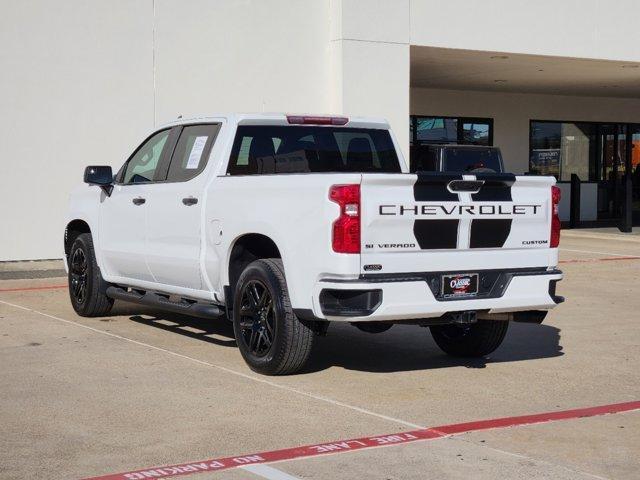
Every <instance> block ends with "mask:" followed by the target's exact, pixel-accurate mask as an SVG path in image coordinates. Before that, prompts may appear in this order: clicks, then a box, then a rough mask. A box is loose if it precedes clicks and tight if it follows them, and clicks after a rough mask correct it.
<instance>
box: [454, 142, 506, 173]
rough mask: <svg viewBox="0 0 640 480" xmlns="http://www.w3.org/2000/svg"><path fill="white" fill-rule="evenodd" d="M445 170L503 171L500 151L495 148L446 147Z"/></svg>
mask: <svg viewBox="0 0 640 480" xmlns="http://www.w3.org/2000/svg"><path fill="white" fill-rule="evenodd" d="M442 169H443V170H444V171H445V172H473V171H493V172H496V173H500V172H502V158H501V157H500V151H499V150H497V149H494V148H455V147H453V148H450V147H448V148H445V149H444V156H443V168H442Z"/></svg>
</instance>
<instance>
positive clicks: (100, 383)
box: [0, 232, 640, 480]
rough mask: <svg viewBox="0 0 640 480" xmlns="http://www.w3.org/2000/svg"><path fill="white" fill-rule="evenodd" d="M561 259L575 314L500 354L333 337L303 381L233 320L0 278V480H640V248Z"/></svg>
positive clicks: (517, 339) (616, 242)
mask: <svg viewBox="0 0 640 480" xmlns="http://www.w3.org/2000/svg"><path fill="white" fill-rule="evenodd" d="M561 245H562V248H561V258H562V265H561V268H562V270H564V272H565V280H564V281H563V282H562V283H561V284H560V285H559V288H558V293H559V294H560V295H564V296H566V297H567V302H566V303H565V304H563V305H562V306H560V307H559V308H558V309H556V310H555V311H553V312H552V313H551V314H550V315H549V316H548V317H547V320H546V321H545V323H544V324H542V325H527V324H512V325H511V326H510V330H509V333H508V334H507V339H506V340H505V343H504V344H503V345H502V346H501V347H500V348H499V349H498V350H497V351H496V352H495V353H494V354H492V355H491V356H490V357H488V358H486V359H483V360H471V361H467V360H457V359H452V358H449V357H447V356H445V355H444V354H442V353H441V352H440V350H439V349H438V348H437V347H436V346H435V344H434V343H433V341H432V340H431V337H430V335H429V332H428V330H427V329H420V328H418V327H414V326H394V327H393V328H392V329H391V330H389V331H388V332H385V333H382V334H379V335H371V334H366V333H363V332H360V331H359V330H356V329H355V328H353V327H350V326H349V325H332V326H331V328H330V330H329V333H328V336H327V337H326V338H325V339H323V341H322V342H319V345H318V348H317V349H316V351H315V352H314V358H313V361H312V364H311V366H310V368H309V369H308V370H307V371H306V372H305V373H304V374H301V375H295V376H290V377H261V376H259V375H257V374H254V373H253V372H251V371H250V370H249V369H248V368H247V367H246V366H245V364H244V362H243V361H242V359H241V357H240V354H239V352H238V351H237V349H236V347H235V342H234V340H233V335H232V330H231V328H230V325H229V324H226V323H212V322H207V321H205V320H199V319H193V318H188V317H181V316H178V315H173V314H164V313H160V312H153V311H148V310H144V309H143V308H141V307H134V306H130V305H126V304H119V305H117V307H116V309H115V310H114V312H113V315H112V316H109V317H105V318H95V319H87V318H81V317H78V316H76V315H75V314H74V312H73V310H72V309H71V306H70V304H69V302H68V299H67V290H66V288H65V287H64V279H62V278H38V279H12V280H3V281H0V365H2V368H1V369H0V425H1V427H0V428H2V435H1V436H0V478H2V479H27V478H51V479H55V478H61V479H62V478H64V479H68V478H78V479H80V478H87V477H94V476H98V477H104V478H114V479H115V478H121V479H127V478H128V479H141V478H161V477H167V476H170V475H174V474H182V475H190V477H189V478H194V479H205V478H206V479H216V478H220V479H222V478H231V479H242V478H244V479H251V478H256V479H259V478H272V479H283V480H286V479H292V478H294V479H295V478H298V479H302V478H332V479H343V478H344V479H349V478H376V479H378V478H379V479H400V478H402V479H405V478H438V479H441V478H447V479H449V478H451V479H457V478H471V477H473V478H497V477H502V478H534V477H535V478H554V479H556V478H561V479H564V478H578V479H583V478H584V479H593V478H616V479H617V478H640V458H639V456H638V452H639V451H640V410H639V409H640V402H639V401H640V327H639V325H638V323H639V322H640V293H639V290H638V281H637V278H638V276H639V274H640V237H638V236H633V237H621V236H619V235H610V236H603V235H601V234H597V233H596V234H593V233H590V232H587V233H581V232H577V233H575V232H568V233H567V234H565V236H564V237H563V240H562V243H561ZM619 404H624V405H622V406H621V405H619ZM573 409H588V410H579V411H578V412H566V411H570V410H573ZM550 412H562V413H552V414H550V415H548V414H549V413H550ZM534 414H543V415H542V416H540V417H529V416H530V415H534ZM522 416H527V417H526V418H521V417H522ZM505 417H510V418H509V419H507V420H501V421H494V420H495V419H500V418H505ZM513 417H515V418H513ZM476 421H487V422H485V423H481V424H476V423H473V424H471V425H463V426H455V427H452V425H454V424H460V423H464V422H476ZM530 423H533V424H530ZM432 427H436V428H435V429H433V428H432ZM453 432H455V433H456V434H455V435H450V433H453ZM379 445H384V448H373V447H376V446H379ZM280 450H282V451H280ZM261 459H266V460H277V461H276V462H275V463H262V462H263V460H261ZM171 465H173V467H167V466H171ZM162 467H165V468H162ZM228 467H232V468H228ZM141 470H143V471H144V472H145V473H141ZM214 470H219V471H214ZM119 472H128V473H126V474H118V473H119ZM116 474H118V475H116ZM185 478H186V477H185Z"/></svg>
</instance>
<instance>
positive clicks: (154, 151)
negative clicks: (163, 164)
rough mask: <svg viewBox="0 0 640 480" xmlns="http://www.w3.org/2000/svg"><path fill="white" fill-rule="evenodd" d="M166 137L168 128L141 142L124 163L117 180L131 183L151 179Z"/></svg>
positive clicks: (165, 142) (145, 181)
mask: <svg viewBox="0 0 640 480" xmlns="http://www.w3.org/2000/svg"><path fill="white" fill-rule="evenodd" d="M168 138H169V130H163V131H161V132H158V133H156V134H154V135H153V136H151V137H150V138H149V139H148V140H147V141H146V142H145V143H143V144H142V146H140V147H139V148H138V150H137V151H136V152H135V153H134V154H133V156H132V157H131V158H130V159H129V161H127V163H126V164H125V165H124V171H123V172H122V173H121V174H119V175H118V179H119V182H120V183H123V184H132V183H147V182H151V181H153V177H154V175H155V173H156V170H157V168H158V164H159V162H160V158H161V157H162V153H163V152H164V149H165V146H166V144H167V139H168Z"/></svg>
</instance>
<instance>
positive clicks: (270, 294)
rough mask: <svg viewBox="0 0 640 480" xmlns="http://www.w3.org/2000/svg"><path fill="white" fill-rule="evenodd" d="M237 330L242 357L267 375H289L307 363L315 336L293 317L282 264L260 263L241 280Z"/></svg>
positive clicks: (236, 307)
mask: <svg viewBox="0 0 640 480" xmlns="http://www.w3.org/2000/svg"><path fill="white" fill-rule="evenodd" d="M233 330H234V333H235V337H236V342H237V344H238V348H239V349H240V353H241V354H242V357H243V358H244V360H245V361H246V362H247V364H248V365H249V367H250V368H251V369H252V370H253V371H255V372H258V373H262V374H264V375H287V374H291V373H296V372H298V371H300V370H301V369H302V368H303V367H304V365H305V363H306V362H307V360H308V358H309V355H310V354H311V349H312V347H313V342H314V338H315V335H314V332H313V331H312V329H311V328H309V327H308V326H307V325H305V324H303V323H302V322H301V321H300V320H298V318H297V317H296V316H295V314H294V313H293V309H292V308H291V302H290V301H289V293H288V290H287V282H286V280H285V276H284V268H283V266H282V260H280V259H279V258H271V259H262V260H256V261H255V262H252V263H251V264H249V265H248V266H247V267H246V268H245V269H244V271H243V272H242V274H241V275H240V278H239V279H238V283H237V284H236V288H235V294H234V299H233Z"/></svg>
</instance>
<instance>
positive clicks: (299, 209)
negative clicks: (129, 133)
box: [64, 114, 563, 375]
mask: <svg viewBox="0 0 640 480" xmlns="http://www.w3.org/2000/svg"><path fill="white" fill-rule="evenodd" d="M407 172H408V166H407V164H406V163H405V161H404V159H403V157H402V154H401V152H400V149H399V148H398V145H397V143H396V141H395V139H394V137H393V135H392V133H391V131H390V129H389V125H388V124H387V123H386V122H385V121H383V120H377V119H369V118H366V119H365V118H344V117H319V116H298V115H295V116H292V115H288V116H287V115H281V114H256V115H220V116H215V117H207V118H197V119H192V120H180V121H178V122H175V123H172V124H170V125H167V126H164V127H162V128H160V129H158V130H156V131H154V132H153V133H152V134H151V135H149V137H147V138H146V139H145V140H144V142H142V144H141V145H140V146H139V147H138V148H137V149H136V150H135V151H134V152H133V154H132V155H131V156H130V157H129V159H128V160H127V161H126V162H125V163H124V165H123V166H122V168H120V170H119V171H118V172H117V173H116V174H115V175H113V174H112V171H111V167H108V166H91V167H87V169H86V171H85V176H84V181H85V184H83V185H81V186H79V187H78V188H77V189H75V190H74V191H73V193H72V195H71V199H70V207H69V212H68V217H67V221H66V230H65V236H64V253H65V258H66V265H67V269H68V272H69V293H70V298H71V303H72V305H73V308H74V309H75V311H76V312H77V313H78V314H79V315H83V316H103V315H106V314H108V312H109V310H110V309H111V306H112V305H113V301H114V299H119V300H125V301H129V302H135V303H139V304H143V305H148V306H152V307H155V308H161V309H165V310H167V311H172V312H180V313H185V314H190V315H195V316H204V317H209V318H212V319H214V318H228V319H229V320H231V321H233V326H234V331H235V336H236V340H237V344H238V347H239V350H240V352H241V354H242V356H243V357H244V359H245V361H246V362H247V363H248V364H249V366H250V367H251V368H252V369H253V370H255V371H258V372H261V373H264V374H271V375H276V374H286V373H292V372H296V371H298V370H300V369H301V368H302V367H303V366H304V364H305V362H306V361H307V359H308V358H309V355H310V352H311V349H312V346H313V344H314V341H315V340H316V338H317V337H318V336H320V335H323V334H324V333H325V332H326V329H327V327H328V325H329V323H330V322H350V323H351V324H353V325H354V326H356V327H358V328H360V329H361V330H363V331H366V332H371V333H378V332H383V331H385V330H386V329H388V328H390V327H391V326H392V325H393V324H395V323H404V324H414V325H416V326H420V327H429V328H430V330H431V333H432V335H433V337H434V339H435V341H436V343H437V344H438V345H439V346H440V348H442V349H443V350H444V351H445V352H447V353H449V354H451V355H458V356H481V355H486V354H488V353H490V352H492V351H493V350H495V349H496V348H497V347H498V346H499V345H500V344H501V342H502V341H503V339H504V336H505V334H506V331H507V327H508V323H509V321H510V320H514V321H525V322H535V323H540V322H542V320H543V319H544V317H545V315H546V311H547V310H549V309H551V308H553V307H555V306H556V305H557V304H558V303H560V302H561V301H562V300H563V298H562V297H560V296H557V295H556V283H557V282H558V281H559V280H561V279H562V272H560V271H559V270H558V269H557V265H558V248H557V247H558V242H559V238H560V221H559V219H558V214H557V209H558V202H559V200H560V193H559V189H558V188H557V187H555V186H554V184H555V180H554V179H553V178H552V177H536V176H518V177H516V176H514V175H511V174H504V173H487V172H486V171H478V172H473V171H471V172H460V173H458V172H417V173H415V174H410V173H407ZM372 361H375V360H374V359H372Z"/></svg>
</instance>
